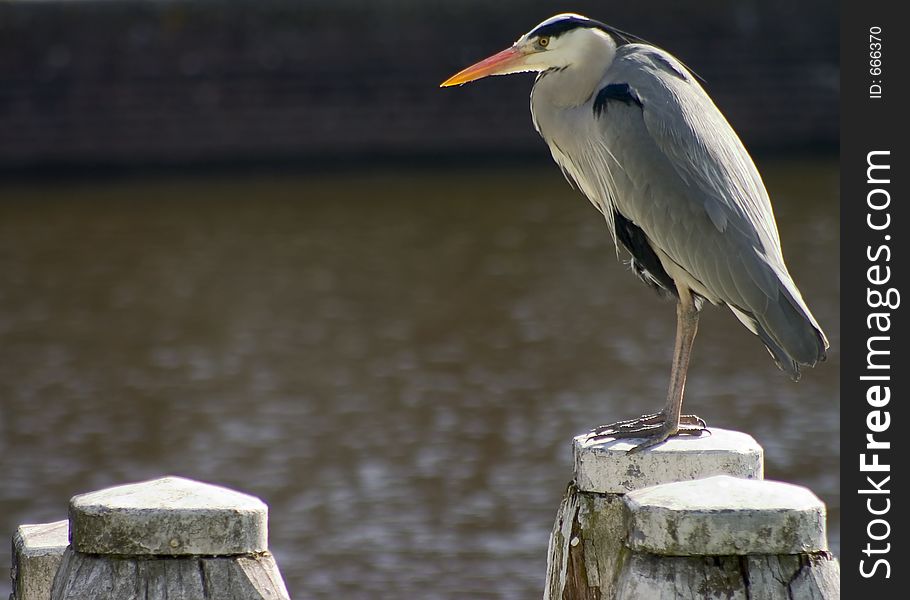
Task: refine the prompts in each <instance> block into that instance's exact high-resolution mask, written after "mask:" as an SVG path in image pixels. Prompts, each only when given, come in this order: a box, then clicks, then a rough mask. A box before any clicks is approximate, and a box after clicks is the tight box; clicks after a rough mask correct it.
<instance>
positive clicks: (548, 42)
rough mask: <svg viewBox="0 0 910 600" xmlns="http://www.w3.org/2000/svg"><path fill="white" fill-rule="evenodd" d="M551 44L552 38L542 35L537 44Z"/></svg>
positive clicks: (542, 45)
mask: <svg viewBox="0 0 910 600" xmlns="http://www.w3.org/2000/svg"><path fill="white" fill-rule="evenodd" d="M549 44H550V38H548V37H542V38H540V39H539V40H537V45H538V46H540V47H541V48H546V47H547V46H548V45H549Z"/></svg>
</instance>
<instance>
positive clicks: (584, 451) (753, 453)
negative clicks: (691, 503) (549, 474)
mask: <svg viewBox="0 0 910 600" xmlns="http://www.w3.org/2000/svg"><path fill="white" fill-rule="evenodd" d="M641 441H643V440H638V439H624V440H606V441H599V442H595V441H591V440H590V439H589V436H588V435H587V434H583V435H579V436H577V437H576V438H575V439H574V441H573V444H572V446H573V454H574V457H575V482H576V484H577V485H578V489H579V490H581V491H583V492H597V493H609V494H625V493H626V492H630V491H632V490H637V489H640V488H644V487H650V486H654V485H660V484H664V483H671V482H674V481H687V480H691V479H701V478H704V477H711V476H713V475H731V476H733V477H743V478H746V479H761V478H762V476H763V460H764V453H763V450H762V447H761V446H759V445H758V442H756V441H755V439H754V438H752V436H750V435H748V434H745V433H741V432H739V431H730V430H727V429H717V428H713V427H712V428H711V430H710V433H703V434H702V435H701V436H700V437H690V436H679V437H673V438H670V439H669V440H667V441H666V442H664V443H662V444H660V445H658V446H655V447H653V448H649V449H647V450H644V451H642V452H637V453H635V454H629V452H628V451H629V449H631V448H633V447H634V446H636V445H637V444H638V443H640V442H641Z"/></svg>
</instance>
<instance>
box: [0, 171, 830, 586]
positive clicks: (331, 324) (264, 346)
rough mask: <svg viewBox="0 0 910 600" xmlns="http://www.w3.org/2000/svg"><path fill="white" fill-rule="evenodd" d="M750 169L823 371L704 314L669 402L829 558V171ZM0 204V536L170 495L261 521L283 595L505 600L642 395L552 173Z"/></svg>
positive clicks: (531, 570)
mask: <svg viewBox="0 0 910 600" xmlns="http://www.w3.org/2000/svg"><path fill="white" fill-rule="evenodd" d="M762 167H763V170H764V172H765V177H766V180H767V183H768V186H769V188H770V190H771V193H772V198H773V199H774V202H775V206H776V210H777V217H778V222H779V226H780V229H781V235H782V238H783V243H784V250H785V253H786V256H787V257H788V262H789V264H790V266H791V271H792V272H793V274H794V277H795V278H796V280H797V282H798V283H799V285H800V287H801V288H802V290H803V294H804V296H805V297H806V299H807V301H808V302H809V304H810V305H811V306H812V308H813V310H814V312H815V314H816V316H817V317H818V319H819V321H820V322H821V323H822V324H823V325H824V326H825V327H826V329H827V333H828V335H829V338H830V339H831V342H832V346H833V348H832V350H833V351H832V352H831V358H830V359H829V361H828V362H827V363H826V364H824V365H822V366H821V367H820V368H818V369H816V370H814V371H810V372H808V373H806V374H805V376H804V377H803V380H802V381H801V382H800V383H799V384H792V383H790V382H789V380H788V379H787V378H786V377H784V376H783V375H782V374H781V373H780V372H778V371H777V370H776V368H775V367H774V366H773V364H772V362H771V360H770V359H769V357H768V356H767V354H766V352H765V350H764V349H763V348H762V347H761V344H759V343H758V342H757V341H756V340H755V338H753V337H752V336H751V335H750V334H749V333H748V332H747V331H746V330H745V329H744V328H742V327H741V326H740V325H739V324H738V322H736V321H735V319H734V318H733V317H732V315H730V314H728V313H726V312H724V311H721V310H718V309H713V310H708V311H707V314H706V315H705V317H704V319H703V321H702V326H701V329H700V332H699V339H698V340H697V341H696V346H695V355H694V358H693V364H692V371H691V374H690V378H689V385H688V390H687V408H688V409H690V410H692V411H695V412H698V413H699V414H700V415H702V416H703V417H706V418H707V419H708V421H709V423H711V424H714V425H716V426H721V427H728V428H736V429H742V430H744V431H747V432H749V433H751V434H752V435H754V436H755V437H756V438H757V439H758V440H759V441H760V442H761V443H762V444H763V445H764V447H765V449H766V452H767V467H766V471H767V476H768V477H769V478H774V479H782V480H786V481H792V482H797V483H800V484H804V485H808V486H810V487H811V488H812V489H813V490H815V492H816V493H818V494H819V495H820V496H821V497H822V498H823V499H824V500H825V501H826V502H827V503H828V507H829V514H830V523H829V526H830V534H831V535H830V537H831V541H832V544H833V546H834V547H835V549H836V548H837V544H838V507H839V498H838V486H839V480H838V459H839V448H838V444H839V443H838V435H839V422H838V412H839V407H838V404H839V392H838V384H837V380H838V364H839V354H838V341H839V332H838V330H837V325H838V296H839V279H838V238H837V230H838V197H837V194H838V191H837V185H838V183H837V172H836V165H835V164H834V162H833V161H832V162H806V161H802V162H794V163H773V162H772V163H769V164H763V165H762ZM0 194H2V196H0V277H2V281H0V410H2V412H0V473H2V480H0V525H2V527H0V533H2V536H3V537H4V538H7V539H8V538H9V536H10V535H11V534H12V531H13V529H14V527H15V525H16V524H18V523H23V522H42V521H50V520H57V519H61V518H64V517H65V515H66V502H67V500H68V498H69V497H70V496H71V495H72V494H75V493H79V492H85V491H89V490H94V489H98V488H101V487H105V486H108V485H112V484H119V483H125V482H132V481H138V480H142V479H146V478H151V477H154V476H158V475H161V474H165V473H171V474H179V475H184V476H188V477H194V478H199V479H203V480H206V481H211V482H215V483H220V484H223V485H227V486H231V487H235V488H238V489H241V490H245V491H248V492H250V493H253V494H256V495H259V496H261V497H262V498H264V499H265V500H266V501H268V502H269V504H270V506H271V546H272V549H273V550H274V552H275V553H276V555H277V557H278V560H279V565H280V566H281V569H282V572H283V574H284V575H285V578H286V579H287V583H288V587H289V589H290V591H291V593H292V595H294V596H295V597H298V598H304V597H307V598H338V597H344V598H463V597H488V598H532V597H536V596H538V595H539V594H540V591H541V586H542V583H543V578H544V570H545V561H546V543H547V536H548V532H549V529H550V527H551V524H552V520H553V517H554V515H555V511H556V508H557V506H558V503H559V500H560V497H561V495H562V493H563V491H564V487H565V484H566V482H567V481H568V479H569V478H570V476H571V463H570V452H569V441H570V438H571V437H572V435H574V434H576V433H579V432H581V431H583V430H586V429H587V428H590V427H591V426H593V425H596V424H599V423H602V422H606V421H610V420H615V419H617V418H620V417H628V416H634V415H638V414H640V413H641V412H643V411H646V410H650V409H656V408H658V407H659V406H660V405H661V404H662V401H663V395H664V392H665V386H666V380H667V374H668V368H669V361H670V356H671V351H672V340H673V331H674V310H673V306H672V304H670V303H667V302H665V301H662V300H660V299H658V298H657V297H656V296H655V295H654V294H653V293H652V292H651V291H650V290H648V289H646V288H645V287H644V286H642V285H641V284H640V283H639V282H638V281H637V280H636V279H635V278H634V277H633V276H632V275H631V274H630V273H628V272H626V271H627V270H626V267H624V266H623V265H621V264H620V263H618V262H617V261H616V259H615V256H614V253H613V250H612V246H611V242H610V240H609V236H608V235H607V232H606V229H605V227H604V226H603V223H602V221H601V220H600V218H599V216H598V215H597V214H596V213H595V211H594V210H593V208H591V207H590V206H589V205H588V204H587V202H586V201H585V200H583V199H582V198H580V197H577V196H576V195H575V194H574V192H571V191H570V190H569V189H568V187H567V185H566V184H565V182H563V181H562V180H561V178H560V176H559V174H558V173H557V171H556V169H555V168H550V167H549V166H548V167H547V168H540V169H526V170H506V171H492V170H486V171H484V170H458V171H438V172H427V171H421V172H414V173H410V172H395V173H391V172H389V173H373V174H365V175H360V174H357V173H340V174H339V173H335V174H332V175H325V176H312V175H310V176H255V177H237V178H218V179H211V180H199V179H196V180H155V181H129V182H115V183H72V184H55V185H31V186H11V185H9V184H7V185H5V186H3V187H0ZM7 547H8V545H7V544H6V543H2V542H0V552H2V554H0V564H7V562H8V554H7ZM0 572H2V573H5V572H6V571H5V569H4V570H2V571H0ZM7 586H8V584H7V583H6V582H5V581H4V582H3V583H0V594H5V593H6V591H7Z"/></svg>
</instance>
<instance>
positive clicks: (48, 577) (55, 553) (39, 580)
mask: <svg viewBox="0 0 910 600" xmlns="http://www.w3.org/2000/svg"><path fill="white" fill-rule="evenodd" d="M69 531H70V530H69V521H55V522H54V523H40V524H34V525H20V526H19V528H18V529H17V530H16V533H15V534H14V535H13V569H12V577H13V593H12V595H11V596H10V600H48V599H49V598H50V597H51V586H52V585H53V583H54V575H56V574H57V569H58V568H59V567H60V563H61V562H62V561H63V553H64V552H65V551H66V547H67V546H68V545H69Z"/></svg>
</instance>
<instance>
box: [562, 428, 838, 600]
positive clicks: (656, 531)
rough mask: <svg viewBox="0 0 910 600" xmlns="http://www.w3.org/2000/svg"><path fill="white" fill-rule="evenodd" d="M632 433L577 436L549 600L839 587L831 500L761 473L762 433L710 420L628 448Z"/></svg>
mask: <svg viewBox="0 0 910 600" xmlns="http://www.w3.org/2000/svg"><path fill="white" fill-rule="evenodd" d="M634 443H635V441H630V440H625V441H609V442H605V443H592V442H590V441H588V440H587V437H586V436H579V437H577V438H575V440H574V447H573V448H574V455H575V480H574V481H573V482H572V483H571V484H570V485H569V489H568V491H567V492H566V496H565V497H564V498H563V501H562V504H561V506H560V509H559V513H558V514H557V518H556V523H555V525H554V529H553V532H552V534H551V536H550V546H549V552H548V557H547V582H546V588H545V591H544V598H545V600H576V599H598V600H609V599H615V600H650V599H653V598H742V599H744V600H745V599H746V598H763V599H769V600H772V599H777V598H781V599H790V598H817V599H832V598H837V597H839V595H838V590H839V583H838V572H839V571H838V565H837V561H836V560H834V559H833V558H832V557H831V555H830V554H829V553H828V552H827V540H826V539H825V508H824V504H822V502H821V501H820V500H819V499H818V498H817V497H816V496H815V495H814V494H812V492H810V491H809V490H807V489H805V488H800V487H798V486H793V485H789V484H783V483H778V482H772V481H763V480H762V476H763V465H762V456H763V452H762V449H761V446H759V445H758V444H757V443H756V442H755V440H754V439H752V438H751V437H750V436H748V435H745V434H742V433H738V432H733V431H726V430H722V429H712V434H711V435H710V436H707V435H706V436H702V437H700V438H675V439H671V440H669V441H668V442H666V443H664V444H662V445H660V446H657V447H655V448H653V449H650V450H648V451H646V452H641V453H637V454H631V455H630V454H628V453H627V450H628V449H629V448H630V447H632V446H633V445H634ZM788 593H789V594H791V595H789V596H788Z"/></svg>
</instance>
